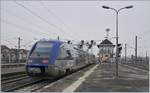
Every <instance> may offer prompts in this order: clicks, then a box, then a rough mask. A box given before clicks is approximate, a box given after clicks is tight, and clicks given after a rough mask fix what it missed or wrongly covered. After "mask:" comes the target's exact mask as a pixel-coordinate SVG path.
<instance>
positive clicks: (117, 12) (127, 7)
mask: <svg viewBox="0 0 150 93" xmlns="http://www.w3.org/2000/svg"><path fill="white" fill-rule="evenodd" d="M132 7H133V5H130V6H126V7H123V8H120V9H118V10H117V9H115V8H111V7H108V6H102V8H104V9H111V10H113V11H115V12H116V77H118V14H119V12H120V11H121V10H123V9H130V8H132Z"/></svg>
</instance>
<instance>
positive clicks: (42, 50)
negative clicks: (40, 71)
mask: <svg viewBox="0 0 150 93" xmlns="http://www.w3.org/2000/svg"><path fill="white" fill-rule="evenodd" d="M52 46H53V44H52V43H50V42H38V43H37V44H36V46H35V48H34V49H33V51H32V53H31V55H30V58H49V57H50V52H51V48H52Z"/></svg>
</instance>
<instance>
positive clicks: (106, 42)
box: [100, 39, 113, 45]
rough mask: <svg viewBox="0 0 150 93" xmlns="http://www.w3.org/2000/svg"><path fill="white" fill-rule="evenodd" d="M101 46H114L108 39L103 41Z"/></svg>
mask: <svg viewBox="0 0 150 93" xmlns="http://www.w3.org/2000/svg"><path fill="white" fill-rule="evenodd" d="M100 44H111V45H112V44H113V43H112V42H111V41H109V40H108V39H105V40H103V41H102V42H101V43H100Z"/></svg>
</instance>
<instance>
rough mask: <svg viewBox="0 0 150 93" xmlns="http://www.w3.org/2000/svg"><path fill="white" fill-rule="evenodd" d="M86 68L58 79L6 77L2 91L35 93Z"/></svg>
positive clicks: (20, 76) (21, 76) (23, 76)
mask: <svg viewBox="0 0 150 93" xmlns="http://www.w3.org/2000/svg"><path fill="white" fill-rule="evenodd" d="M84 68H86V67H83V68H80V69H78V70H75V71H74V72H71V73H68V74H66V75H64V76H62V77H59V78H56V79H38V78H36V79H35V78H31V77H29V76H27V75H24V74H22V75H15V76H11V77H5V78H3V79H2V83H1V91H3V92H20V91H22V92H34V91H37V90H39V89H41V88H43V87H44V86H46V85H48V84H50V83H52V82H55V81H57V80H59V79H62V78H64V77H65V76H67V75H69V74H72V73H75V72H77V71H79V70H81V69H84Z"/></svg>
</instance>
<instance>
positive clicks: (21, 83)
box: [1, 77, 43, 92]
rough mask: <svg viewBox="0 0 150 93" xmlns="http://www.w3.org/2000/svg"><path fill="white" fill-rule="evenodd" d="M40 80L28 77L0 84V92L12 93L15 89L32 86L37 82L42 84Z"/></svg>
mask: <svg viewBox="0 0 150 93" xmlns="http://www.w3.org/2000/svg"><path fill="white" fill-rule="evenodd" d="M42 81H43V80H42V79H36V80H35V79H33V78H30V77H26V78H25V77H24V78H22V79H20V78H19V79H15V80H11V82H7V81H6V82H5V83H2V84H1V90H2V91H4V92H12V91H15V90H17V89H20V88H23V87H26V86H29V85H32V84H36V83H38V82H42Z"/></svg>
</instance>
